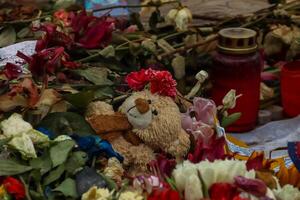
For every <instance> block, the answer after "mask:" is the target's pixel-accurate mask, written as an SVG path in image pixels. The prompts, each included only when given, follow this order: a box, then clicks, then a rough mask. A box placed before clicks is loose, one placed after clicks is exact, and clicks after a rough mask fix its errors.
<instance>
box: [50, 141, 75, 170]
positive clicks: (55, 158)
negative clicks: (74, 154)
mask: <svg viewBox="0 0 300 200" xmlns="http://www.w3.org/2000/svg"><path fill="white" fill-rule="evenodd" d="M74 146H75V142H74V141H73V140H64V141H62V142H59V143H58V144H56V145H55V146H53V147H51V148H50V158H51V160H52V164H53V167H57V166H58V165H61V164H63V163H64V162H65V161H66V160H67V158H68V155H69V153H70V152H71V150H72V149H73V147H74Z"/></svg>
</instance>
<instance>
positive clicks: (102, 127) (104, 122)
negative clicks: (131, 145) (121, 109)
mask: <svg viewBox="0 0 300 200" xmlns="http://www.w3.org/2000/svg"><path fill="white" fill-rule="evenodd" d="M87 121H88V122H89V123H90V125H91V126H92V128H93V129H94V130H95V131H96V133H97V134H103V133H109V132H116V131H125V130H130V129H131V125H130V123H129V122H128V120H127V117H126V115H125V114H122V113H115V114H113V115H93V116H90V117H88V118H87Z"/></svg>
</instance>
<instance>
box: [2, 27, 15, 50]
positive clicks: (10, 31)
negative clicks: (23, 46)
mask: <svg viewBox="0 0 300 200" xmlns="http://www.w3.org/2000/svg"><path fill="white" fill-rule="evenodd" d="M16 38H17V34H16V31H15V29H14V28H13V27H12V26H8V27H6V28H4V29H3V30H2V31H1V33H0V47H4V46H8V45H11V44H14V43H15V42H16Z"/></svg>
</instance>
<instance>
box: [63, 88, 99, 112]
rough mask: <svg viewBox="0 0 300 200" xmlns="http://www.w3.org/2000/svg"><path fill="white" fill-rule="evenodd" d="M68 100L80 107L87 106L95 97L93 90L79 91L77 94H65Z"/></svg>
mask: <svg viewBox="0 0 300 200" xmlns="http://www.w3.org/2000/svg"><path fill="white" fill-rule="evenodd" d="M63 97H64V99H65V100H66V101H68V102H69V103H71V104H72V105H73V106H75V107H78V108H85V107H86V106H87V105H88V104H89V103H90V102H91V101H93V99H94V97H95V93H94V91H92V90H88V91H82V92H78V93H76V94H66V95H64V96H63Z"/></svg>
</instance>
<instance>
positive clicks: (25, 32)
mask: <svg viewBox="0 0 300 200" xmlns="http://www.w3.org/2000/svg"><path fill="white" fill-rule="evenodd" d="M30 33H31V30H30V28H29V27H27V26H26V27H24V28H22V29H21V30H20V31H19V32H18V33H17V36H18V38H21V39H22V38H25V37H27V36H28V35H29V34H30Z"/></svg>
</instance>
